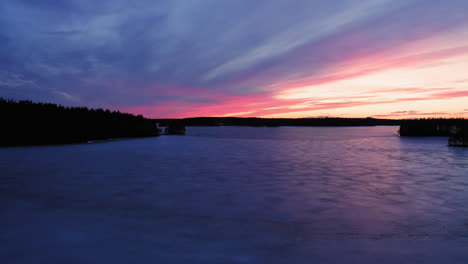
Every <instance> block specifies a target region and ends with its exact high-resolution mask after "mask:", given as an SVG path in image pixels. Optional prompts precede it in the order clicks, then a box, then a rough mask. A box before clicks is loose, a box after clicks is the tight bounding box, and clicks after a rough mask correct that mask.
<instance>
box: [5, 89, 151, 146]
mask: <svg viewBox="0 0 468 264" xmlns="http://www.w3.org/2000/svg"><path fill="white" fill-rule="evenodd" d="M0 118H1V124H2V125H1V129H0V145H3V146H10V145H41V144H65V143H83V142H88V141H93V140H105V139H114V138H131V137H149V136H157V135H158V131H157V129H156V121H155V120H152V119H148V118H144V117H143V116H141V115H138V116H135V115H132V114H127V113H121V112H118V111H109V110H103V109H100V108H99V109H89V108H87V107H64V106H61V105H56V104H51V103H34V102H32V101H28V100H24V101H15V100H11V99H10V100H6V99H3V98H0Z"/></svg>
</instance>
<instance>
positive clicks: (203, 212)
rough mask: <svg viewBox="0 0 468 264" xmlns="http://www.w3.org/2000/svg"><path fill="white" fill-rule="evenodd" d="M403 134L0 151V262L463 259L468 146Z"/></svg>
mask: <svg viewBox="0 0 468 264" xmlns="http://www.w3.org/2000/svg"><path fill="white" fill-rule="evenodd" d="M397 130H398V127H354V128H330V127H328V128H327V127H303V128H301V127H279V128H261V127H259V128H253V127H188V128H187V133H188V135H187V136H162V137H157V138H145V139H132V140H121V141H112V142H106V143H96V144H82V145H63V146H43V147H15V148H0V245H1V246H0V262H1V263H9V264H10V263H203V264H210V263H380V264H383V263H463V264H466V263H468V149H466V148H450V147H447V146H446V145H447V139H446V138H399V137H398V136H396V131H397Z"/></svg>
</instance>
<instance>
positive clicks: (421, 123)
mask: <svg viewBox="0 0 468 264" xmlns="http://www.w3.org/2000/svg"><path fill="white" fill-rule="evenodd" d="M462 127H466V128H468V120H466V119H461V118H453V119H442V118H438V119H436V118H434V119H417V120H402V121H401V125H400V136H407V137H408V136H409V137H446V136H450V135H451V134H453V132H454V129H456V128H462Z"/></svg>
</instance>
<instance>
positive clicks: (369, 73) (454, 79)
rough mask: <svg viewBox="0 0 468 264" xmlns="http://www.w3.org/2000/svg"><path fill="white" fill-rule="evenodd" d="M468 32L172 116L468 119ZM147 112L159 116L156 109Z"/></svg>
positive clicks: (413, 45)
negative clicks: (334, 76)
mask: <svg viewBox="0 0 468 264" xmlns="http://www.w3.org/2000/svg"><path fill="white" fill-rule="evenodd" d="M467 32H468V31H467V30H463V31H456V32H450V33H449V34H445V35H442V36H440V35H436V36H434V37H432V38H426V39H424V40H421V41H419V42H414V43H409V44H408V45H405V46H402V47H398V48H396V49H395V50H391V51H389V52H386V53H382V54H372V55H370V56H368V57H361V58H355V59H353V60H351V61H345V62H344V63H343V64H342V65H335V67H336V68H335V69H331V70H330V69H328V70H329V72H332V74H334V75H338V76H348V75H349V76H350V77H345V78H338V79H337V80H334V79H333V78H330V79H329V80H328V81H324V82H322V81H320V78H324V79H325V80H327V76H326V75H322V76H317V77H316V78H311V79H310V80H308V81H306V82H305V83H303V84H299V85H295V84H294V81H297V82H298V83H301V81H300V80H294V79H293V81H292V83H293V84H292V85H291V84H288V82H287V81H286V82H285V84H282V83H281V81H280V82H278V83H271V84H270V85H267V86H266V88H265V90H266V91H269V90H270V91H271V92H267V93H265V94H263V95H259V96H249V95H247V96H232V97H225V98H224V99H223V103H222V104H219V105H210V106H205V105H203V104H201V105H199V106H197V105H196V104H187V108H185V109H184V106H183V104H182V106H181V105H179V106H178V107H179V109H180V111H177V112H172V113H173V114H172V116H171V117H176V118H182V117H196V116H237V117H264V118H301V117H323V116H335V117H368V116H372V117H381V118H397V119H401V118H421V117H468V75H467V69H468V45H466V43H465V42H464V40H466V39H468V34H467ZM354 73H357V74H354ZM312 77H314V76H312ZM317 80H318V81H317ZM288 81H290V80H288ZM307 82H309V83H310V84H307ZM220 97H222V96H221V95H220V94H218V95H214V96H213V98H220ZM168 108H172V109H173V108H174V106H168ZM130 110H135V109H130ZM141 110H143V111H145V109H140V111H141ZM153 110H155V109H153ZM133 112H136V111H133ZM145 113H146V114H149V115H153V114H155V112H153V111H151V107H149V108H148V109H146V112H145Z"/></svg>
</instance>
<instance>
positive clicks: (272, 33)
mask: <svg viewBox="0 0 468 264" xmlns="http://www.w3.org/2000/svg"><path fill="white" fill-rule="evenodd" d="M0 97H3V98H12V99H17V100H20V99H21V100H22V99H28V100H32V101H37V102H52V103H58V104H62V105H66V106H88V107H93V108H96V107H101V108H108V109H112V110H119V111H125V112H130V113H134V114H143V115H144V116H146V117H151V118H184V117H199V116H238V117H284V118H299V117H326V116H328V117H332V116H333V117H375V118H398V119H402V118H428V117H465V118H468V1H466V0H444V1H440V0H359V1H356V0H288V1H285V0H256V1H252V0H151V1H150V0H139V1H128V0H99V1H96V0H2V1H0Z"/></svg>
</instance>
